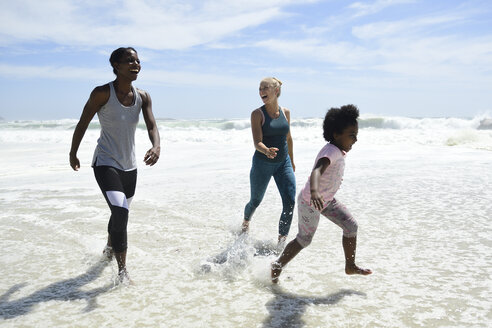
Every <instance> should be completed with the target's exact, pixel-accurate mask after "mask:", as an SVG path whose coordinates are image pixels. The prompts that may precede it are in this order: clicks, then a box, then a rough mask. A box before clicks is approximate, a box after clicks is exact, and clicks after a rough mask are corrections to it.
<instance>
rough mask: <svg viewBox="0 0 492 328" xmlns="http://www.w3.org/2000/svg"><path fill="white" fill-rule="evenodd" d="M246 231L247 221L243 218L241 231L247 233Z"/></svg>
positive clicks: (247, 227)
mask: <svg viewBox="0 0 492 328" xmlns="http://www.w3.org/2000/svg"><path fill="white" fill-rule="evenodd" d="M248 232H249V221H246V220H244V221H243V224H242V226H241V233H248Z"/></svg>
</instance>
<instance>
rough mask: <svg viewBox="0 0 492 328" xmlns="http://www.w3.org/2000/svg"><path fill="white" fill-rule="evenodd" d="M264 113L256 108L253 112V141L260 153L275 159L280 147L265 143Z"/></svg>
mask: <svg viewBox="0 0 492 328" xmlns="http://www.w3.org/2000/svg"><path fill="white" fill-rule="evenodd" d="M261 121H262V115H261V112H260V111H259V110H254V111H253V112H252V113H251V132H252V133H253V142H254V144H255V149H256V150H258V151H259V152H260V153H262V154H265V155H266V157H268V158H270V159H273V158H275V156H277V151H278V148H276V147H270V148H268V147H267V146H265V144H264V143H263V132H262V130H261Z"/></svg>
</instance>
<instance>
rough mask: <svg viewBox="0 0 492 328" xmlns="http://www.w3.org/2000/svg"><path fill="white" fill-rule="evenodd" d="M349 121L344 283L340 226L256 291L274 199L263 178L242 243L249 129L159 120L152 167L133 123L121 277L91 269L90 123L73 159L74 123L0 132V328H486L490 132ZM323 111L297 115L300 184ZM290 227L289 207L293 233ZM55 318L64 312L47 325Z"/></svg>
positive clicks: (458, 122)
mask: <svg viewBox="0 0 492 328" xmlns="http://www.w3.org/2000/svg"><path fill="white" fill-rule="evenodd" d="M372 119H373V118H371V117H364V116H363V117H362V118H361V129H360V132H359V141H358V142H357V143H356V144H355V146H354V148H353V150H351V151H350V152H349V154H348V155H347V164H346V174H345V177H344V182H343V185H342V188H341V189H340V191H339V193H338V194H337V195H338V196H337V197H338V198H339V200H340V201H342V202H343V203H344V204H346V205H347V207H348V208H349V209H350V211H351V213H352V214H353V215H354V217H355V218H357V220H358V222H359V239H358V250H357V260H358V263H359V264H360V265H362V266H367V267H369V268H371V269H372V270H373V271H374V274H373V275H372V276H369V277H354V276H346V275H345V274H344V270H343V265H344V260H343V251H342V246H341V231H340V229H339V228H338V227H336V226H335V225H333V224H332V223H331V222H329V221H328V220H321V223H320V227H319V230H318V232H317V233H316V236H315V238H314V240H313V243H312V244H311V245H310V246H309V247H308V248H307V249H305V250H303V251H302V252H301V253H300V254H299V256H298V257H296V258H295V259H294V260H293V261H292V262H291V263H290V264H289V265H288V266H287V267H286V268H285V269H284V271H283V273H282V275H281V277H280V284H279V286H277V287H272V286H271V285H270V284H269V282H268V281H269V276H268V275H269V263H270V261H272V260H273V259H275V255H274V254H273V250H274V248H275V245H276V239H277V225H278V217H279V216H280V212H281V200H280V197H279V195H278V192H277V190H276V187H275V186H274V183H273V180H272V182H271V184H270V186H269V188H268V190H267V193H266V195H265V198H264V201H263V202H262V204H261V205H260V207H259V208H258V210H257V211H256V213H255V215H254V218H253V220H252V222H251V227H250V233H249V236H247V237H244V236H243V237H238V235H237V230H238V228H239V226H240V224H241V221H242V215H243V209H244V205H245V204H246V202H247V201H248V198H249V169H250V165H251V157H252V154H253V144H252V140H251V131H250V128H249V121H248V120H246V119H242V120H201V121H179V120H178V121H177V120H159V121H158V125H159V128H160V131H161V136H162V141H163V142H162V153H161V158H160V161H159V163H158V164H157V165H156V166H154V167H145V166H144V165H142V164H143V163H141V161H142V159H143V155H144V153H145V151H146V150H147V149H148V147H149V146H150V144H149V141H148V137H147V132H146V130H145V125H144V124H143V123H141V124H140V125H139V128H138V130H137V138H136V139H137V158H138V159H139V161H140V164H139V177H138V184H137V191H136V195H135V197H134V200H133V202H132V205H131V209H130V219H129V226H128V230H129V235H128V238H129V250H128V270H129V272H130V276H131V278H132V279H133V280H134V282H135V283H136V285H135V286H115V284H114V279H115V277H116V274H117V269H116V264H115V263H114V262H111V263H106V262H103V261H101V258H102V249H103V247H104V244H105V241H106V228H107V220H108V218H109V210H108V208H107V205H106V203H105V201H104V198H103V196H102V194H101V193H100V191H99V189H98V186H97V184H96V182H95V181H94V177H93V173H92V171H91V168H90V161H91V159H92V152H93V150H94V146H95V142H96V140H97V138H98V135H99V130H98V129H99V127H98V124H97V122H94V123H92V124H91V128H90V129H89V130H88V131H87V133H86V135H85V137H84V141H83V142H82V144H81V147H80V150H79V158H80V160H81V164H82V167H81V169H80V171H78V172H74V171H72V170H71V168H70V167H69V165H68V150H69V147H70V142H71V136H72V133H73V128H74V127H75V124H76V121H74V120H64V121H54V122H49V123H47V122H1V123H0V150H1V153H2V156H1V157H0V165H1V167H2V171H1V172H0V209H1V211H0V222H1V224H2V230H1V232H0V235H1V238H0V247H1V248H2V253H1V254H0V263H1V266H0V276H1V277H2V279H0V325H1V326H2V327H23V326H26V327H39V326H44V327H120V326H131V327H330V326H341V327H344V326H353V327H486V326H487V325H488V322H490V321H491V319H492V318H491V316H490V313H491V306H492V303H491V301H490V295H491V287H490V286H491V284H490V281H491V275H492V269H491V268H492V258H491V257H490V256H489V254H490V253H491V251H492V249H491V248H492V234H491V224H490V218H491V217H492V209H491V207H490V199H492V188H490V184H491V181H492V170H490V168H491V164H492V151H490V150H492V147H491V145H492V141H491V139H492V137H491V131H490V130H478V125H477V124H479V122H480V119H481V118H475V119H406V118H381V117H379V118H377V117H376V118H374V119H375V120H373V121H371V120H372ZM321 125H322V119H320V118H312V119H294V120H293V122H292V134H293V137H294V150H295V164H296V179H297V190H298V191H299V190H300V189H301V188H302V187H303V186H304V184H305V182H306V180H307V178H308V176H309V173H310V170H311V167H312V165H313V161H314V158H315V156H316V154H317V152H318V150H319V149H320V148H321V147H322V145H323V144H324V141H323V139H322V128H321ZM296 232H297V213H295V214H294V220H293V225H292V228H291V233H290V237H289V240H290V239H291V238H293V237H294V236H295V234H296ZM61 313H63V315H60V314H61Z"/></svg>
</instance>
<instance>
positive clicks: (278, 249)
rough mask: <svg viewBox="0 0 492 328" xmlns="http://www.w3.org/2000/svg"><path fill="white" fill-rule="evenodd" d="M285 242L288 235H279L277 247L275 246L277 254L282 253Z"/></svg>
mask: <svg viewBox="0 0 492 328" xmlns="http://www.w3.org/2000/svg"><path fill="white" fill-rule="evenodd" d="M285 244H287V236H281V235H279V236H278V242H277V247H276V248H275V254H277V255H278V254H280V253H282V251H283V250H284V248H285Z"/></svg>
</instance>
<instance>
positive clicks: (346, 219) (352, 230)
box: [321, 199, 372, 275]
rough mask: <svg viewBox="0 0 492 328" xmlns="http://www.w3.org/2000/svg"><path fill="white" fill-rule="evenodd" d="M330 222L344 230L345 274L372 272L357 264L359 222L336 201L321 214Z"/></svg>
mask: <svg viewBox="0 0 492 328" xmlns="http://www.w3.org/2000/svg"><path fill="white" fill-rule="evenodd" d="M321 214H323V215H324V216H326V217H327V218H328V219H329V220H330V221H332V222H333V223H335V224H336V225H338V226H339V227H340V228H342V229H343V239H342V245H343V251H344V253H345V273H346V274H362V275H368V274H371V273H372V271H371V270H369V269H362V268H360V267H358V266H357V265H356V264H355V250H356V248H357V228H358V225H357V221H356V220H355V219H354V218H353V217H352V215H351V214H350V212H349V211H348V210H347V208H346V207H345V206H344V205H343V204H342V203H340V202H338V201H337V200H336V199H333V200H332V201H331V202H330V204H328V206H327V207H326V208H325V209H324V210H323V212H321Z"/></svg>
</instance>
